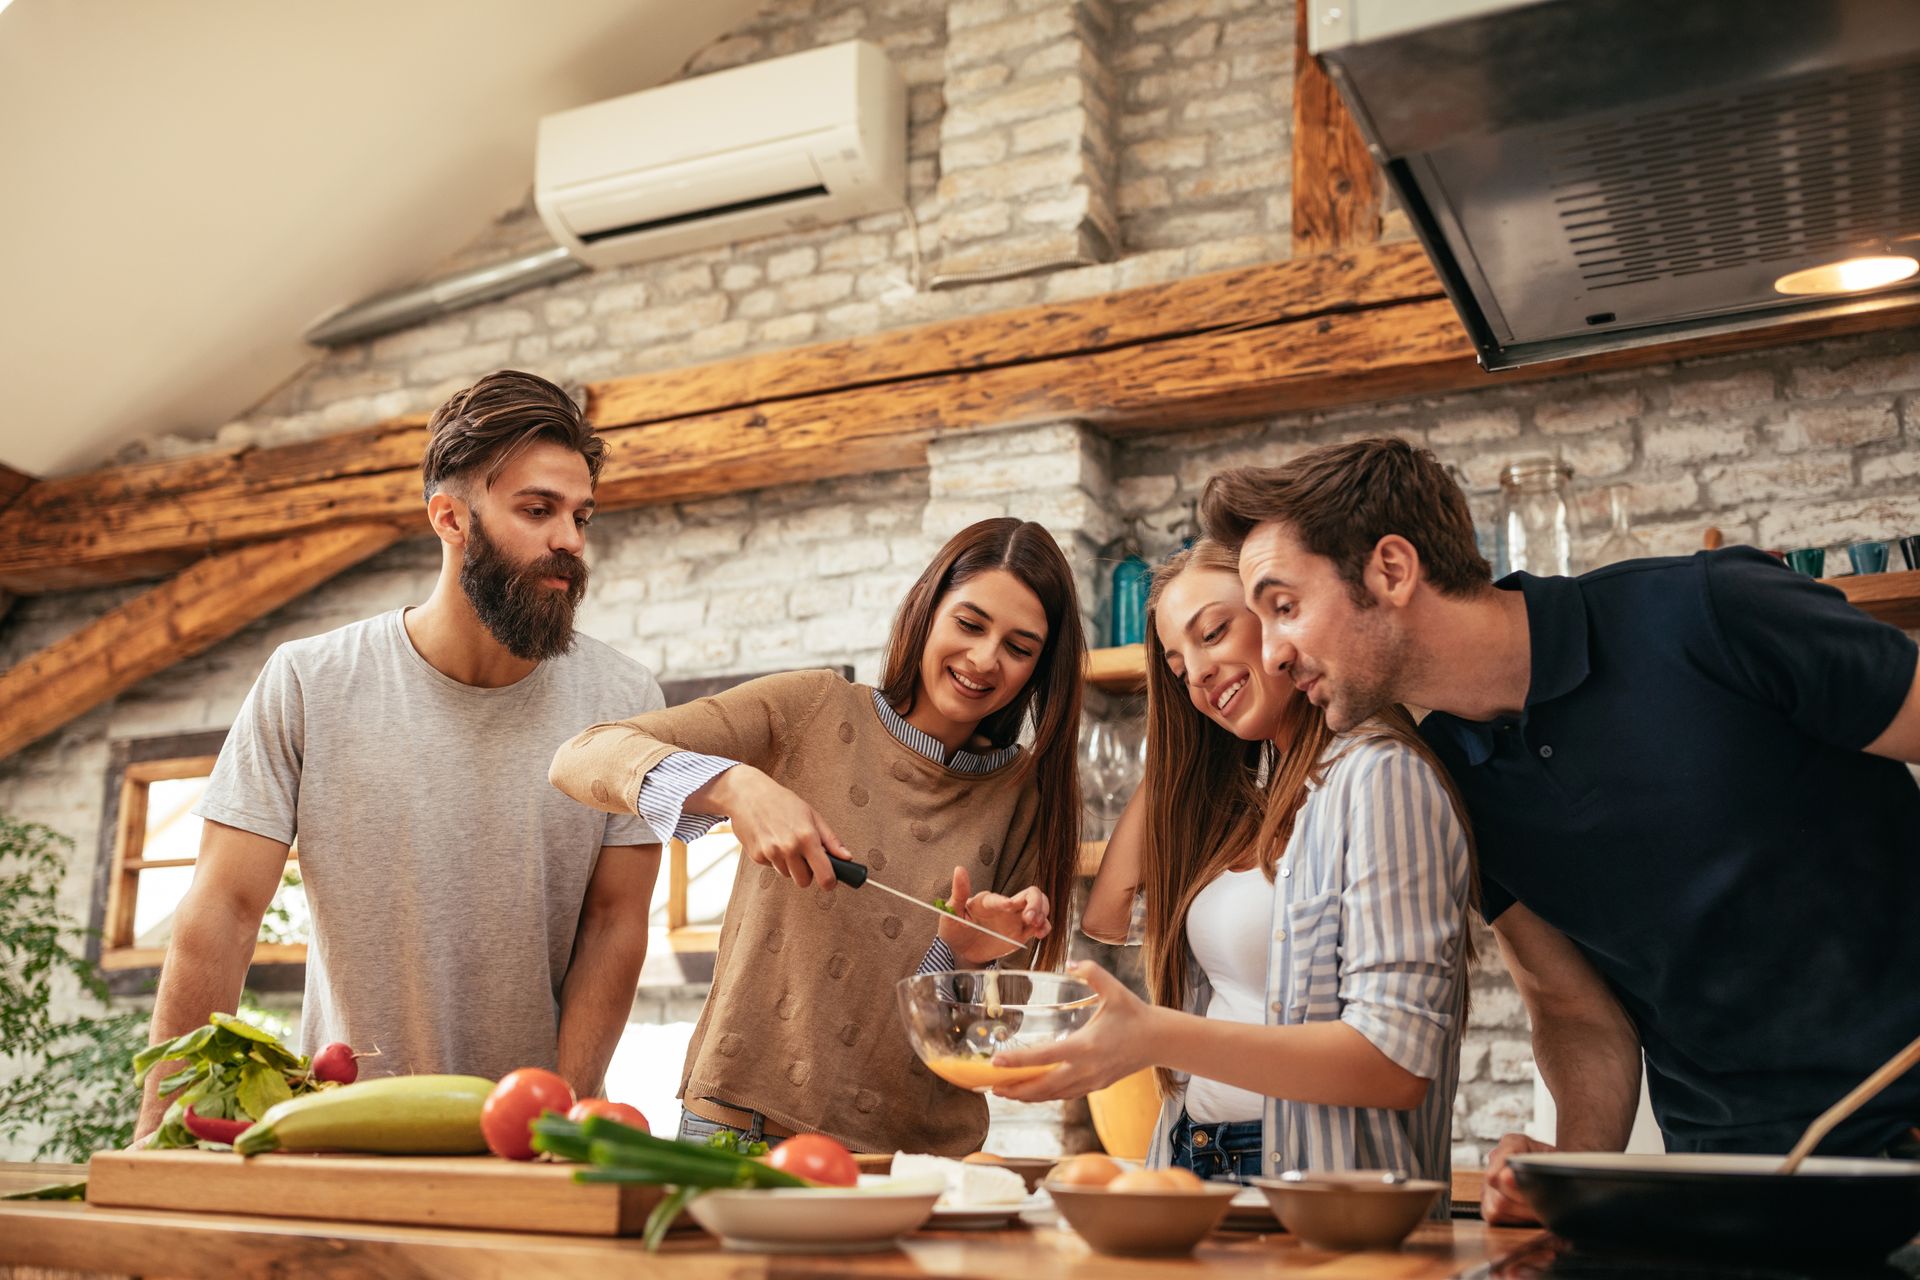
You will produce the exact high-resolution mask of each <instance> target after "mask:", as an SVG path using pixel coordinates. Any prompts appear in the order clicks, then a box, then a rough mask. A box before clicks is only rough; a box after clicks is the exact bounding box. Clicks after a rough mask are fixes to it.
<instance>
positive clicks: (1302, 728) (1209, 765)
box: [1140, 539, 1479, 1097]
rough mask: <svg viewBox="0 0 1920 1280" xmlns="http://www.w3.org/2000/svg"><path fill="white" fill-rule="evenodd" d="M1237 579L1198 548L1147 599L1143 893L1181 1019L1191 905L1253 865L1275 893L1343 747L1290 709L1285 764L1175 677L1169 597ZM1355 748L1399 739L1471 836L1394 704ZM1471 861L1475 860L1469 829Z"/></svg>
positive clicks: (1229, 565)
mask: <svg viewBox="0 0 1920 1280" xmlns="http://www.w3.org/2000/svg"><path fill="white" fill-rule="evenodd" d="M1236 568H1237V556H1236V554H1235V553H1234V552H1233V551H1232V550H1231V549H1229V548H1228V547H1226V546H1223V545H1222V544H1220V543H1218V542H1214V541H1212V540H1211V539H1202V540H1201V541H1199V542H1197V543H1195V544H1194V546H1192V547H1191V548H1189V549H1188V550H1186V551H1182V552H1181V553H1180V554H1178V555H1176V556H1174V557H1173V558H1172V559H1171V560H1169V561H1167V562H1166V563H1165V564H1163V565H1161V566H1160V567H1159V568H1158V569H1156V570H1155V571H1154V574H1153V580H1152V583H1151V585H1150V587H1149V588H1148V592H1147V766H1146V770H1145V773H1144V775H1143V777H1142V779H1141V786H1142V787H1144V788H1145V789H1146V797H1147V815H1146V816H1147V823H1146V826H1147V833H1146V846H1145V849H1144V850H1143V853H1142V857H1141V868H1140V871H1141V875H1140V889H1141V892H1142V893H1144V894H1145V896H1146V905H1147V911H1146V971H1147V989H1148V991H1149V993H1150V994H1151V995H1152V997H1153V1000H1154V1003H1156V1004H1160V1005H1165V1006H1167V1007H1169V1008H1174V1009H1178V1008H1181V1007H1182V1005H1183V1004H1184V1002H1185V999H1186V993H1187V984H1188V980H1189V975H1188V971H1187V962H1188V956H1189V947H1188V944H1187V915H1188V913H1189V912H1190V911H1192V909H1193V900H1194V899H1195V898H1196V897H1198V896H1199V894H1200V891H1201V890H1202V889H1204V888H1206V887H1207V885H1209V884H1211V883H1213V881H1214V880H1215V879H1217V878H1218V877H1219V876H1220V874H1221V873H1222V872H1225V871H1227V870H1229V869H1231V868H1232V867H1234V866H1235V865H1236V864H1239V863H1242V862H1244V861H1245V860H1246V859H1247V856H1248V854H1249V853H1251V854H1252V855H1253V858H1254V861H1255V864H1256V865H1257V866H1259V868H1260V870H1261V871H1262V872H1264V873H1265V874H1266V877H1267V879H1268V880H1269V881H1271V880H1272V879H1273V875H1274V867H1275V866H1276V865H1277V864H1278V863H1279V861H1280V858H1281V855H1283V854H1284V853H1285V852H1286V848H1287V841H1288V840H1289V839H1290V838H1291V837H1292V835H1293V824H1294V819H1295V818H1297V817H1298V816H1299V813H1300V808H1301V806H1302V805H1304V804H1305V803H1306V799H1307V784H1308V783H1309V782H1311V783H1313V784H1314V785H1315V786H1318V785H1319V784H1320V782H1321V781H1322V780H1323V779H1324V778H1325V776H1326V772H1327V770H1328V768H1329V767H1331V765H1332V764H1333V761H1334V759H1337V758H1338V757H1337V756H1333V757H1330V756H1329V755H1328V748H1329V747H1330V746H1331V745H1332V744H1333V742H1334V738H1335V736H1336V735H1335V734H1334V732H1333V731H1332V730H1331V729H1329V728H1328V727H1327V720H1326V717H1325V715H1323V714H1322V713H1321V711H1320V708H1318V707H1316V706H1314V705H1313V704H1312V703H1311V702H1308V701H1307V700H1306V699H1305V698H1300V697H1296V698H1294V699H1293V700H1292V701H1291V702H1290V703H1289V704H1288V707H1287V710H1286V712H1285V716H1284V718H1283V720H1282V721H1281V726H1280V732H1279V733H1278V734H1277V735H1276V737H1277V738H1278V739H1279V740H1280V741H1284V742H1287V743H1288V744H1289V745H1288V747H1287V750H1286V751H1285V752H1282V751H1280V750H1279V749H1278V748H1277V747H1275V746H1274V743H1273V741H1272V740H1268V739H1262V740H1260V741H1258V742H1244V741H1242V740H1241V739H1239V738H1236V737H1234V736H1233V735H1232V734H1231V733H1228V732H1227V731H1226V730H1225V729H1223V728H1221V727H1220V726H1219V725H1217V724H1215V723H1214V722H1213V721H1211V720H1209V719H1207V717H1206V716H1205V715H1203V714H1201V712H1200V710H1199V709H1198V708H1197V707H1195V706H1194V705H1193V701H1192V699H1190V698H1189V697H1188V696H1187V689H1186V686H1185V685H1184V684H1183V683H1181V681H1180V678H1179V677H1177V676H1175V675H1174V674H1173V670H1172V668H1170V667H1169V666H1168V665H1167V651H1166V646H1164V645H1163V644H1161V642H1160V632H1159V629H1158V627H1157V626H1156V622H1157V615H1158V613H1159V609H1160V601H1161V597H1162V596H1163V595H1164V594H1165V593H1166V589H1167V587H1168V586H1169V585H1171V584H1172V582H1173V581H1174V579H1176V578H1178V577H1179V576H1180V575H1181V574H1183V573H1186V572H1188V571H1189V570H1198V571H1215V572H1225V573H1233V572H1235V570H1236ZM1353 736H1354V737H1355V738H1356V739H1364V738H1391V739H1393V740H1394V741H1396V742H1400V743H1404V744H1405V745H1406V746H1407V747H1408V748H1410V749H1411V750H1412V751H1413V752H1414V753H1415V754H1416V755H1418V756H1419V757H1420V758H1421V759H1423V760H1425V761H1426V762H1427V763H1428V764H1429V765H1431V766H1432V767H1433V769H1434V771H1435V772H1436V773H1438V774H1439V775H1440V779H1441V781H1442V783H1443V784H1444V785H1445V786H1446V788H1447V795H1448V798H1449V799H1450V800H1451V801H1452V803H1453V811H1454V813H1455V815H1457V816H1458V817H1459V819H1460V825H1461V826H1462V828H1463V829H1464V828H1466V824H1467V818H1466V807H1465V806H1464V805H1463V804H1462V803H1461V802H1460V797H1459V794H1458V793H1457V792H1456V791H1455V790H1454V786H1453V780H1452V779H1451V778H1449V777H1448V776H1447V771H1446V769H1445V768H1444V767H1443V766H1442V765H1441V764H1440V761H1439V759H1438V758H1437V757H1436V756H1435V755H1434V754H1433V750H1432V748H1430V747H1428V746H1427V744H1426V743H1425V742H1424V741H1422V740H1421V738H1420V735H1419V733H1418V732H1416V731H1415V729H1414V727H1413V719H1412V717H1410V716H1409V715H1407V713H1406V712H1405V711H1404V710H1402V709H1401V708H1400V707H1399V706H1398V705H1396V704H1389V705H1388V706H1387V708H1386V709H1384V710H1383V711H1381V712H1380V713H1379V715H1377V716H1376V717H1375V718H1374V719H1372V720H1369V721H1368V722H1367V723H1366V724H1365V725H1363V726H1361V727H1360V728H1359V729H1357V730H1355V731H1354V735H1353ZM1467 850H1468V857H1469V858H1470V859H1471V857H1472V854H1473V841H1472V836H1471V833H1470V829H1469V835H1468V841H1467ZM1467 883H1468V894H1469V896H1470V899H1471V902H1472V905H1473V906H1475V907H1478V906H1479V888H1478V876H1477V874H1475V873H1474V872H1472V871H1471V869H1470V871H1469V875H1468V882H1467ZM1462 938H1463V939H1464V945H1463V947H1462V950H1461V957H1460V960H1461V963H1462V964H1467V963H1470V962H1471V961H1472V959H1473V935H1472V931H1471V929H1470V928H1469V929H1464V930H1463V931H1462ZM1154 1076H1155V1079H1156V1080H1157V1081H1158V1083H1159V1086H1160V1092H1161V1094H1162V1095H1163V1096H1165V1097H1172V1096H1174V1092H1175V1084H1174V1080H1173V1073H1172V1072H1171V1071H1169V1070H1168V1069H1167V1068H1165V1067H1155V1068H1154Z"/></svg>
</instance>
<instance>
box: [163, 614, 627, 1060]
mask: <svg viewBox="0 0 1920 1280" xmlns="http://www.w3.org/2000/svg"><path fill="white" fill-rule="evenodd" d="M402 612H403V611H402V610H398V609H396V610H394V611H393V612H391V613H385V614H381V615H380V616H378V617H375V618H369V619H367V620H366V621H364V622H356V623H353V624H352V625H350V626H345V627H341V628H340V629H339V630H337V631H329V632H327V633H326V634H324V635H318V636H312V637H310V638H308V639H304V640H295V641H292V642H290V643H288V644H284V645H282V646H281V647H280V648H279V650H277V651H276V652H275V653H274V655H273V657H272V658H271V659H269V660H268V662H267V666H266V669H265V670H264V671H262V672H261V673H260V679H259V680H258V681H257V682H256V683H255V684H254V686H253V692H252V693H250V694H248V695H247V701H246V704H245V705H244V706H243V707H242V708H241V709H240V715H239V718H238V719H237V721H236V722H235V723H234V726H233V729H232V731H231V732H230V733H229V734H228V735H227V741H226V745H225V746H224V747H222V748H221V751H220V761H219V763H218V764H217V765H215V766H214V770H213V777H212V780H211V781H210V783H209V785H208V787H207V792H206V796H205V797H204V798H203V799H202V800H201V802H200V804H199V806H198V807H197V808H196V809H195V810H194V812H196V813H198V814H199V815H200V816H201V817H203V818H209V819H212V820H213V821H215V822H223V823H226V824H227V825H228V826H233V827H239V828H240V829H242V830H245V831H251V832H253V833H255V834H257V835H262V836H266V837H267V838H268V839H271V840H279V841H285V842H292V841H293V839H294V837H295V836H296V835H298V837H299V854H300V874H301V878H302V879H303V880H304V881H305V883H306V892H307V902H308V906H309V908H310V910H311V913H312V919H313V943H312V945H311V946H310V947H309V949H308V954H307V990H306V1005H305V1011H304V1016H303V1017H302V1019H301V1029H300V1035H301V1044H302V1047H303V1049H304V1051H305V1052H308V1053H311V1052H313V1051H314V1050H316V1049H318V1048H319V1047H320V1046H321V1045H323V1044H327V1043H329V1042H330V1041H334V1040H344V1041H346V1042H347V1043H348V1044H351V1045H352V1046H353V1047H354V1048H355V1049H356V1050H360V1051H363V1052H366V1051H371V1050H374V1049H378V1050H379V1051H380V1056H379V1057H377V1058H367V1059H363V1060H362V1061H361V1064H360V1067H361V1071H362V1073H363V1074H366V1075H403V1074H411V1073H420V1072H460V1073H468V1074H473V1075H482V1076H487V1077H489V1078H498V1077H499V1076H501V1075H504V1074H506V1073H507V1072H508V1071H511V1070H513V1069H514V1068H516V1067H527V1066H539V1067H548V1068H551V1067H553V1066H554V1065H555V1041H556V1038H557V1036H558V1033H559V1012H560V1004H559V1001H560V987H561V983H562V982H563V980H564V979H565V977H566V972H567V963H568V960H569V958H570V957H571V955H572V952H573V938H574V931H575V929H576V927H577V926H578V924H579V921H580V908H581V904H582V901H583V899H584V898H585V895H586V889H587V882H588V879H589V878H590V877H591V876H592V874H593V869H594V865H595V863H596V862H597V861H598V860H599V855H600V849H601V847H602V846H603V845H611V846H630V845H646V844H654V843H656V840H655V838H654V834H653V832H652V831H651V830H650V829H649V828H648V827H647V825H646V823H645V822H644V821H642V820H641V819H640V818H638V817H631V816H622V815H617V814H613V815H610V814H605V813H600V812H598V811H596V810H593V809H589V808H587V807H586V806H585V805H581V804H577V803H575V802H574V801H572V800H570V799H568V798H567V797H566V796H565V795H563V794H561V792H559V791H558V790H556V789H555V788H554V787H552V786H550V785H548V783H547V766H548V765H549V764H551V763H552V761H553V753H554V752H555V751H556V750H558V749H559V747H560V744H561V743H563V742H565V741H567V739H569V738H571V737H573V735H575V734H577V733H579V732H580V730H582V729H584V728H586V727H587V726H588V725H591V724H598V723H600V722H602V721H607V720H616V719H619V718H621V717H623V716H630V715H634V714H636V713H638V712H641V711H649V710H657V709H658V708H659V707H661V706H662V705H663V700H662V698H661V696H660V686H659V684H658V683H656V682H655V680H654V678H653V674H652V673H651V672H649V671H648V670H647V669H646V668H645V667H643V666H641V665H640V664H639V663H637V662H635V661H633V660H632V659H630V658H628V657H626V656H624V655H623V654H620V653H619V652H617V651H615V650H613V649H611V648H609V647H607V646H606V645H604V644H601V643H600V642H599V641H597V640H591V639H589V638H587V637H586V636H578V635H577V636H576V638H575V642H574V645H573V649H572V651H571V652H569V653H567V654H566V655H564V656H563V657H559V658H554V659H550V660H549V661H546V662H543V663H541V664H540V665H539V666H538V667H536V668H535V669H534V670H533V672H532V674H530V675H528V676H527V677H526V678H525V679H523V680H520V681H518V682H517V683H515V684H512V685H509V686H507V687H506V688H504V689H479V688H474V687H473V686H471V685H465V684H461V683H460V682H459V681H457V680H454V679H451V678H450V677H448V676H446V675H444V674H442V673H441V672H440V671H438V670H436V669H435V668H434V667H432V666H431V665H429V664H428V663H427V661H426V659H424V658H422V657H421V656H420V654H419V652H418V651H417V650H416V649H415V648H414V647H413V643H412V641H411V640H410V639H409V638H408V637H407V632H406V627H405V626H404V625H402V623H401V614H402ZM623 856H634V855H623ZM633 927H634V928H636V929H644V928H646V927H647V922H646V920H645V919H644V918H642V919H636V920H634V921H633Z"/></svg>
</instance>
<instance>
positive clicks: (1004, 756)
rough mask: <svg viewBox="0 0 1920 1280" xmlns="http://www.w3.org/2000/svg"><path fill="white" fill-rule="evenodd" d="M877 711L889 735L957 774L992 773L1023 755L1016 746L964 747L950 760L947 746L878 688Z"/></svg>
mask: <svg viewBox="0 0 1920 1280" xmlns="http://www.w3.org/2000/svg"><path fill="white" fill-rule="evenodd" d="M873 709H874V710H875V711H877V712H879V713H880V723H881V724H884V725H885V726H887V732H888V733H891V734H892V735H893V736H894V737H896V738H898V739H899V740H900V742H901V743H902V744H903V745H904V746H906V747H908V748H910V749H911V750H912V751H914V752H915V753H916V754H918V755H923V756H925V757H926V758H927V759H929V760H931V761H933V762H934V763H935V764H937V765H944V766H945V767H947V768H948V769H951V770H953V771H954V772H955V773H992V772H993V771H994V770H995V769H998V768H999V767H1000V766H1001V765H1003V764H1006V763H1007V762H1008V761H1009V760H1012V759H1013V758H1014V757H1015V756H1016V755H1018V754H1020V747H1019V745H1018V744H1015V745H1013V746H1008V747H997V748H995V749H993V750H991V751H969V750H967V749H966V748H965V747H961V748H959V749H957V750H956V751H954V753H953V755H952V756H951V757H949V756H948V755H947V749H946V747H944V746H942V745H941V743H940V741H939V740H938V739H937V738H935V737H933V736H932V735H931V734H929V733H927V732H925V731H924V730H921V729H916V728H914V727H913V726H912V725H910V724H908V723H907V721H906V717H904V716H902V715H901V714H900V713H899V712H898V711H895V710H894V709H893V704H891V703H889V702H888V701H887V700H886V698H885V697H884V696H883V695H882V694H881V692H880V691H879V690H878V689H875V690H874V691H873Z"/></svg>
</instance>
